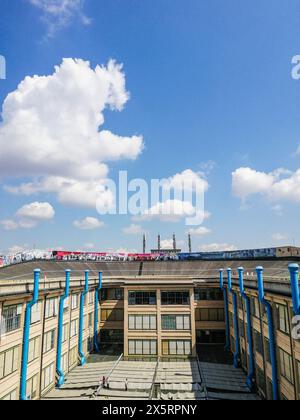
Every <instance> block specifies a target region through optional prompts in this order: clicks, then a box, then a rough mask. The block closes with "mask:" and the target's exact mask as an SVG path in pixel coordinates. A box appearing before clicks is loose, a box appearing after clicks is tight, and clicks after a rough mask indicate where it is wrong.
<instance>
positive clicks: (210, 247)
mask: <svg viewBox="0 0 300 420" xmlns="http://www.w3.org/2000/svg"><path fill="white" fill-rule="evenodd" d="M237 249H238V248H237V247H236V246H235V245H230V244H226V243H225V244H218V243H215V244H206V245H201V246H200V251H202V252H218V251H236V250H237Z"/></svg>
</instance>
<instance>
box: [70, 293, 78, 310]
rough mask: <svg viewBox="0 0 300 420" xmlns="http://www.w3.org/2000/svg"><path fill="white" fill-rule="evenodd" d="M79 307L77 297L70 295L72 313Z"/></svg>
mask: <svg viewBox="0 0 300 420" xmlns="http://www.w3.org/2000/svg"><path fill="white" fill-rule="evenodd" d="M78 306H79V295H78V294H76V295H72V296H71V309H72V311H75V309H77V308H78Z"/></svg>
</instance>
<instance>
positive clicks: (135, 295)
mask: <svg viewBox="0 0 300 420" xmlns="http://www.w3.org/2000/svg"><path fill="white" fill-rule="evenodd" d="M128 304H129V305H156V292H129V294H128Z"/></svg>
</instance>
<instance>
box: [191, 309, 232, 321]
mask: <svg viewBox="0 0 300 420" xmlns="http://www.w3.org/2000/svg"><path fill="white" fill-rule="evenodd" d="M224 320H225V313H224V309H223V308H222V309H215V308H208V309H196V321H202V322H204V321H217V322H224Z"/></svg>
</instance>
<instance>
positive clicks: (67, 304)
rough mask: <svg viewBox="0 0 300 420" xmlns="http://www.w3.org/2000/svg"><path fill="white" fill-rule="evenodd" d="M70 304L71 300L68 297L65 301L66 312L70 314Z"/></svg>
mask: <svg viewBox="0 0 300 420" xmlns="http://www.w3.org/2000/svg"><path fill="white" fill-rule="evenodd" d="M69 304H70V300H69V298H68V297H67V298H66V299H65V300H64V312H68V309H69Z"/></svg>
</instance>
